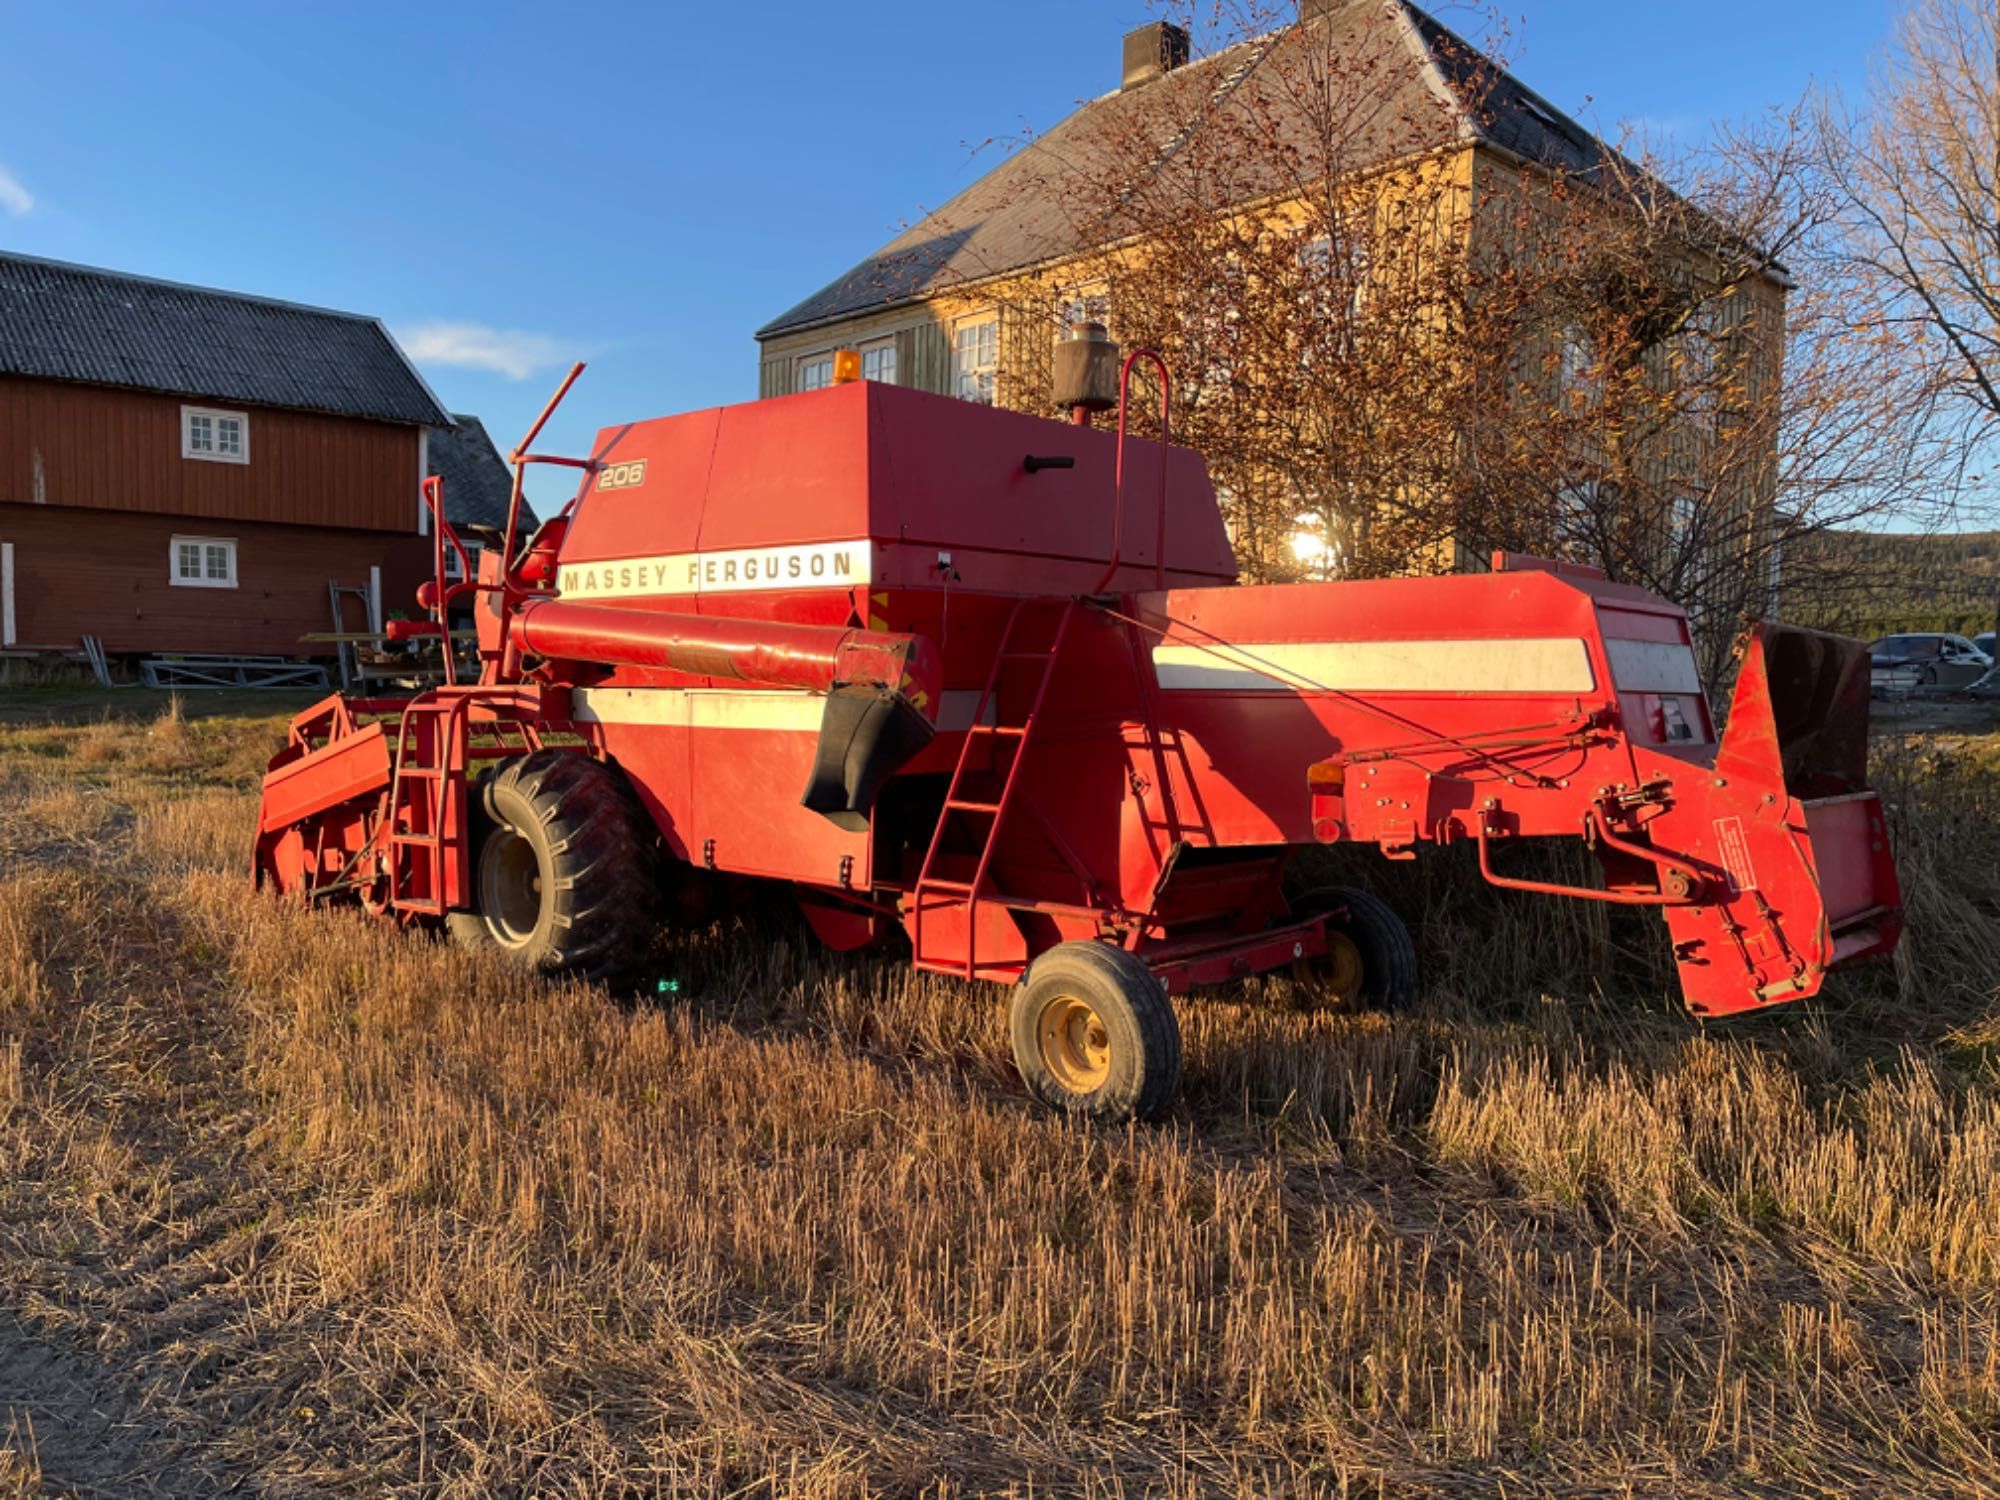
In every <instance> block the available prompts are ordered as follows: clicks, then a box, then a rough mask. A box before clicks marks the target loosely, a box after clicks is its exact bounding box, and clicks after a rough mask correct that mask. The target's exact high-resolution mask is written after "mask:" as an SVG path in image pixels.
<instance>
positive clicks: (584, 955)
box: [446, 750, 654, 985]
mask: <svg viewBox="0 0 2000 1500" xmlns="http://www.w3.org/2000/svg"><path fill="white" fill-rule="evenodd" d="M472 798H473V800H474V808H473V811H472V817H471V830H470V833H471V841H472V860H471V863H472V892H471V894H472V902H473V909H472V910H471V911H465V912H453V913H452V914H451V915H450V917H449V918H448V919H447V921H446V926H447V927H448V928H449V930H450V932H451V934H452V936H453V937H454V938H456V939H457V940H458V941H460V942H462V943H464V944H466V945H467V946H468V947H474V948H484V949H489V950H492V951H496V952H499V953H501V954H504V955H505V956H506V957H508V958H511V959H513V960H514V961H515V962H517V963H519V964H521V965H522V966H523V967H526V968H530V969H533V970H535V971H536V972H537V973H541V974H577V975H581V976H582V977H583V978H585V979H592V980H596V981H598V982H599V983H603V984H610V985H622V984H624V983H627V982H628V981H629V980H630V979H631V978H632V976H633V974H634V973H635V972H636V971H637V969H638V967H639V965H640V962H641V961H642V959H643V958H644V956H645V952H646V947H647V944H648V942H649V940H650V939H651V936H652V931H653V922H654V912H653V907H654V890H653V858H652V843H653V840H652V839H651V838H650V837H649V836H648V835H649V830H647V829H644V828H642V827H640V825H639V821H638V818H637V816H636V815H635V812H634V807H633V800H632V796H631V792H630V789H629V788H628V787H627V786H626V785H625V783H624V781H623V779H622V778H621V777H620V776H619V774H618V773H617V772H616V771H614V770H613V769H612V768H611V767H609V766H607V765H605V764H604V763H603V762H601V761H597V760H593V759H591V757H589V756H588V755H584V754H582V753H580V752H577V751H569V750H538V751H536V752H535V753H534V754H532V755H524V756H521V757H519V758H517V759H514V760H510V761H507V762H506V763H505V764H504V765H503V766H502V767H501V769H500V770H498V771H496V772H494V773H493V774H492V775H491V776H490V777H488V778H487V780H486V782H485V784H484V785H483V787H475V788H473V789H472Z"/></svg>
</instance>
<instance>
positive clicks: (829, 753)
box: [799, 684, 937, 833]
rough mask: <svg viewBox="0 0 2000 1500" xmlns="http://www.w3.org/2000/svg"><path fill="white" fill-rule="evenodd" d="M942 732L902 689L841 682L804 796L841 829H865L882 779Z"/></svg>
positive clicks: (830, 701)
mask: <svg viewBox="0 0 2000 1500" xmlns="http://www.w3.org/2000/svg"><path fill="white" fill-rule="evenodd" d="M936 732H937V730H936V726H935V725H933V724H932V723H931V721H930V720H929V719H927V718H925V717H924V716H923V715H922V714H921V713H919V712H918V711H917V710H916V709H915V708H913V707H912V706H911V704H910V701H909V700H908V699H907V698H905V697H903V695H902V694H901V693H898V692H895V691H893V690H891V689H888V688H880V687H865V686H861V685H858V684H856V685H845V686H843V685H836V686H835V687H834V689H833V691H832V692H830V693H828V694H827V695H826V709H825V711H824V712H823V713H822V714H821V716H820V722H819V745H818V748H817V749H816V750H815V752H814V754H813V768H812V777H811V779H810V780H809V781H807V782H806V794H805V796H803V797H801V798H800V799H799V800H800V801H801V802H802V803H804V804H805V806H807V807H809V808H811V809H812V810H813V811H814V812H816V813H818V814H819V815H820V816H821V817H823V818H825V819H826V820H827V821H828V822H829V823H832V824H833V825H834V827H836V828H844V829H846V830H847V831H848V832H850V833H862V832H865V831H866V829H867V827H868V816H869V814H870V813H871V812H873V811H874V809H875V797H876V794H877V793H879V792H880V791H881V790H882V783H883V782H885V781H887V780H888V779H889V778H890V777H891V776H893V775H895V774H896V773H897V772H898V771H900V770H902V768H903V767H904V766H906V765H908V764H909V762H910V758H911V757H912V756H914V755H915V754H916V753H917V752H918V751H919V750H921V749H923V748H924V746H926V745H928V744H929V743H930V742H931V736H932V735H933V734H935V733H936Z"/></svg>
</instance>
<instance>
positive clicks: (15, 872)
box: [0, 692, 2000, 1497]
mask: <svg viewBox="0 0 2000 1500" xmlns="http://www.w3.org/2000/svg"><path fill="white" fill-rule="evenodd" d="M290 706H291V705H290V704H289V702H283V701H279V700H269V699H266V700H255V701H245V700H242V699H236V700H220V701H208V702H191V703H190V704H189V705H188V706H187V707H186V709H185V710H180V709H174V708H169V707H167V706H165V705H164V704H163V703H162V701H161V700H160V699H159V698H157V697H149V696H147V695H143V694H140V693H136V692H135V693H126V694H120V695H116V696H115V697H113V696H110V695H105V696H101V697H96V698H85V697H77V696H70V697H53V696H38V695H35V694H22V695H17V696H15V697H13V698H9V699H5V700H0V1495H9V1496H10V1495H15V1494H20V1495H36V1494H49V1495H68V1494H83V1495H121V1496H122V1495H146V1494H162V1495H190V1496H193V1495H202V1496H206V1495H215V1494H219V1493H224V1492H229V1493H245V1494H268V1495H307V1494H315V1495H316V1494H326V1493H351V1494H365V1495H405V1494H407V1495H417V1494H423V1495H432V1494H438V1495H453V1496H472V1495H488V1494H517V1493H533V1494H561V1495H577V1496H583V1495H622V1494H650V1493H665V1494H692V1495H715V1496H724V1495H730V1496H736V1495H744V1496H779V1495H787V1496H790V1495H799V1496H826V1497H834V1496H862V1495H885V1496H886V1495H961V1494H963V1495H970V1494H988V1493H1003V1494H1005V1493H1011V1494H1016V1495H1020V1496H1027V1495H1030V1494H1033V1495H1059V1494H1079V1495H1096V1496H1115V1495H1140V1494H1153V1493H1161V1494H1169V1495H1196V1494H1203V1495H1206V1494H1229V1495H1234V1494H1244V1495H1264V1494H1287V1495H1289V1494H1325V1495H1377V1494H1380V1495H1410V1494H1420V1493H1442V1494H1464V1495H1489V1494H1496V1493H1506V1494H1517V1495H1528V1494H1544V1493H1546V1494H1593V1495H1595V1494H1603V1495H1623V1494H1659V1495H1669V1494H1671V1495H1704V1494H1737V1493H1754V1494H1784V1495H1790V1494H1843V1495H1845V1494H1854V1493H1876V1494H1926V1495H1930V1494H1937V1495H1944V1494H1961V1495H1976V1494H1991V1493H1996V1492H2000V1479H1996V1478H1995V1475H1996V1472H2000V989H1996V987H1997V986H2000V792H1996V791H1995V771H1996V766H2000V755H1996V753H1995V747H1996V744H2000V741H1995V740H1993V739H1991V738H1981V737H1979V736H1977V735H1966V734H1959V735H1954V736H1952V737H1951V738H1950V739H1949V740H1938V739H1931V740H1926V741H1919V742H1914V743H1901V744H1896V745H1888V746H1885V747H1884V749H1885V751H1886V752H1887V756H1886V758H1887V760H1888V765H1887V766H1886V768H1885V769H1884V770H1882V771H1880V772H1878V777H1879V779H1882V780H1883V781H1884V782H1885V784H1886V785H1887V786H1888V789H1889V795H1890V798H1891V800H1892V801H1893V802H1894V804H1895V808H1894V822H1895V826H1896V828H1897V833H1898V838H1899V841H1900V854H1901V858H1902V862H1903V875H1904V880H1905V883H1906V886H1907V895H1908V899H1909V904H1910V909H1911V920H1912V924H1913V928H1912V935H1911V937H1910V938H1909V939H1908V940H1907V941H1906V943H1905V945H1904V948H1903V950H1902V952H1901V954H1900V955H1899V957H1898V960H1897V962H1896V964H1895V965H1894V966H1893V967H1888V968H1883V969H1879V970H1876V971H1873V972H1871V973H1867V974H1863V975H1857V976H1852V977H1848V978H1844V979H1843V980H1842V981H1841V982H1839V983H1838V984H1836V985H1835V986H1834V987H1832V989H1831V990H1830V992H1829V994H1828V995H1827V996H1826V997H1824V999H1823V1000H1822V1001H1820V1002H1816V1003H1814V1004H1812V1005H1809V1006H1798V1007H1792V1008H1789V1009H1787V1010H1783V1011H1781V1012H1778V1013H1773V1014H1770V1015H1767V1016H1763V1017H1759V1018H1756V1019H1755V1020H1753V1021H1751V1022H1748V1023H1743V1024H1733V1025H1728V1026H1719V1027H1711V1028H1708V1029H1707V1030H1706V1031H1704V1030H1702V1029H1700V1028H1698V1027H1697V1026H1696V1025H1695V1024H1694V1023H1692V1022H1690V1021H1688V1020H1686V1019H1685V1018H1683V1017H1681V1016H1679V1015H1677V1014H1676V1013H1675V1012H1674V1010H1673V1009H1672V1008H1671V1007H1670V1006H1669V1005H1668V1004H1667V1003H1665V1001H1664V999H1663V996H1664V994H1665V986H1666V985H1667V982H1668V980H1667V976H1666V975H1665V974H1664V972H1663V961H1664V951H1663V950H1664V947H1665V944H1664V938H1663V935H1662V934H1661V932H1660V931H1659V929H1658V927H1657V924H1656V922H1655V921H1653V920H1652V919H1641V920H1637V921H1626V920H1623V919H1612V920H1609V921H1607V920H1606V919H1605V918H1604V917H1603V916H1602V915H1601V914H1600V913H1597V912H1595V911H1579V910H1573V909H1570V908H1568V907H1565V906H1561V905H1557V904H1552V903H1549V902H1546V901H1538V900H1536V899H1534V898H1529V897H1505V896H1501V895H1498V894H1495V893H1489V892H1482V891H1479V890H1477V889H1475V888H1474V886H1473V885H1470V884H1468V883H1467V881H1466V879H1465V877H1464V872H1463V871H1462V870H1460V869H1458V868H1456V867H1454V866H1453V865H1452V862H1451V861H1449V860H1441V861H1434V862H1432V864H1431V865H1429V866H1428V867H1426V868H1424V869H1422V870H1420V871H1417V872H1414V873H1412V872H1410V871H1406V870H1398V871H1388V870H1386V869H1384V868H1383V867H1381V866H1374V867H1371V868H1372V870H1373V873H1375V874H1377V875H1378V876H1381V877H1383V881H1384V883H1382V884H1381V885H1380V886H1379V887H1378V888H1379V889H1381V890H1382V891H1383V893H1384V894H1385V895H1388V896H1390V897H1391V898H1392V899H1393V900H1394V901H1395V902H1396V904H1398V905H1399V906H1400V907H1401V908H1402V909H1403V910H1404V911H1405V913H1406V914H1407V915H1409V916H1410V917H1411V918H1412V919H1413V925H1415V926H1416V927H1417V929H1418V939H1419V944H1420V948H1421V951H1422V954H1423V957H1424V960H1425V962H1426V965H1427V984H1426V994H1425V998H1424V1000H1423V1002H1422V1003H1421V1005H1420V1006H1419V1007H1417V1008H1416V1009H1415V1010H1414V1011H1412V1012H1409V1013H1406V1014H1401V1015H1397V1016H1393V1017H1385V1016H1378V1015H1346V1014H1340V1013H1338V1012H1335V1011H1329V1010H1326V1009H1323V1008H1318V1007H1316V1006H1314V1005H1313V1004H1312V997H1311V996H1310V995H1302V994H1299V993H1297V992H1296V991H1295V988H1294V986H1293V985H1292V984H1291V982H1290V981H1289V980H1273V981H1269V982H1265V983H1260V984H1257V985H1255V986H1248V987H1246V988H1245V989H1244V990H1243V991H1241V992H1240V993H1233V994H1229V995H1220V996H1216V995H1211V996H1205V997H1197V998H1193V999H1189V1000H1186V1001H1183V1002H1179V1003H1178V1005H1179V1012H1180V1018H1181V1023H1182V1026H1183V1028H1184V1030H1185V1033H1186V1039H1187V1050H1186V1057H1187V1072H1186V1083H1185V1088H1184V1096H1183V1102H1182V1103H1181V1105H1180V1106H1179V1108H1178V1109H1177V1111H1176V1113H1175V1115H1174V1117H1173V1119H1172V1120H1171V1121H1170V1122H1169V1123H1168V1124H1166V1125H1164V1126H1161V1127H1154V1128H1136V1129H1131V1130H1119V1131H1107V1130H1099V1129H1090V1128H1083V1127H1078V1126H1076V1125H1072V1124H1068V1123H1065V1122H1063V1121H1060V1120H1057V1119H1055V1118H1052V1117H1051V1116H1049V1115H1047V1114H1045V1113H1042V1112H1040V1111H1039V1110H1037V1109H1036V1108H1034V1107H1033V1106H1031V1105H1030V1104H1029V1103H1028V1102H1027V1101H1026V1100H1025V1099H1024V1098H1023V1097H1022V1096H1021V1094H1020V1093H1019V1090H1018V1088H1017V1085H1016V1083H1015V1080H1014V1078H1013V1071H1012V1066H1011V1063H1010V1062H1009V1059H1008V1055H1007V1052H1006V1041H1005V1034H1004V1029H1003V1027H1002V1026H1001V1024H1000V1021H999V1009H998V1007H999V1004H1000V1000H999V997H998V996H997V995H996V994H994V993H991V992H988V991H984V990H972V989H969V988H967V987H964V986H961V985H957V984H953V983H950V982H945V981H940V980H934V979H930V978H923V977H917V976H914V975H913V974H911V973H910V972H909V971H908V970H907V969H906V968H905V967H903V966H902V965H901V964H899V963H898V962H896V961H895V960H893V959H888V958H882V959H858V960H846V959H834V958H829V957H826V956H823V955H821V954H819V953H816V952H815V951H814V950H813V949H812V948H811V946H810V945H809V942H808V940H807V939H806V938H805V936H804V935H803V933H802V932H801V930H799V929H798V928H797V927H795V926H794V925H792V924H789V923H787V922H786V921H784V920H783V919H782V917H781V916H775V915H769V914H766V915H760V916H757V917H754V918H735V919H731V920H730V921H728V922H726V923H723V924H720V925H718V926H717V927H715V928H714V929H712V930H710V931H707V932H704V933H699V934H688V935H676V936H673V937H670V938H666V939H663V940H662V942H661V945H660V947H659V950H658V953H657V963H658V970H659V976H660V977H661V978H662V979H666V980H671V981H673V982H675V984H677V993H674V994H673V995H671V996H670V997H669V996H662V997H661V998H660V1000H659V1001H658V1002H656V1003H655V1002H648V1003H643V1004H633V1003H620V1002H617V1001H614V1000H613V999H611V998H609V997H607V996H606V995H605V994H603V993H602V992H600V991H594V990H592V989H590V988H588V987H585V986H580V985H571V986H555V985H547V984H543V983H539V982H536V981H532V980H529V979H526V978H523V977H521V976H519V975H516V974H514V973H512V972H510V971H508V970H506V969H505V968H503V967H500V966H498V965H496V964H493V963H490V962H485V961H473V960H471V959H468V958H467V957H466V956H465V955H464V954H462V953H460V952H458V951H456V950H454V949H452V948H451V947H449V946H447V945H445V944H443V943H441V942H438V941H435V940H433V939H431V938H429V937H428V936H426V935H424V934H421V933H399V932H396V931H393V930H388V929H385V928H381V927H377V926H374V925H371V924H369V923H368V922H366V921H365V920H363V919H362V918H360V917H359V916H358V915H355V914H352V913H317V914H315V913H308V912H304V911H300V910H297V909H293V908H291V907H288V906H285V905H282V904H280V903H279V902H277V901H275V900H272V899H268V898H260V897H258V896H256V895H254V894H253V893H252V892H251V891H250V889H249V885H248V880H247V878H246V875H245V868H244V867H245V863H246V849H247V840H248V829H249V826H250V822H251V818H252V814H253V810H254V807H255V796H256V792H255V788H256V783H257V777H258V774H259V772H260V771H261V768H262V763H263V760H264V758H265V756H266V755H267V754H268V753H269V751H270V750H271V748H273V747H274V745H275V744H276V743H277V741H278V739H279V738H280V735H281V731H282V723H283V719H284V710H286V709H288V708H289V707H290ZM1392 874H1393V875H1394V876H1395V877H1396V878H1395V879H1394V880H1388V879H1387V877H1388V876H1389V875H1392ZM232 1487H234V1488H232Z"/></svg>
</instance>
